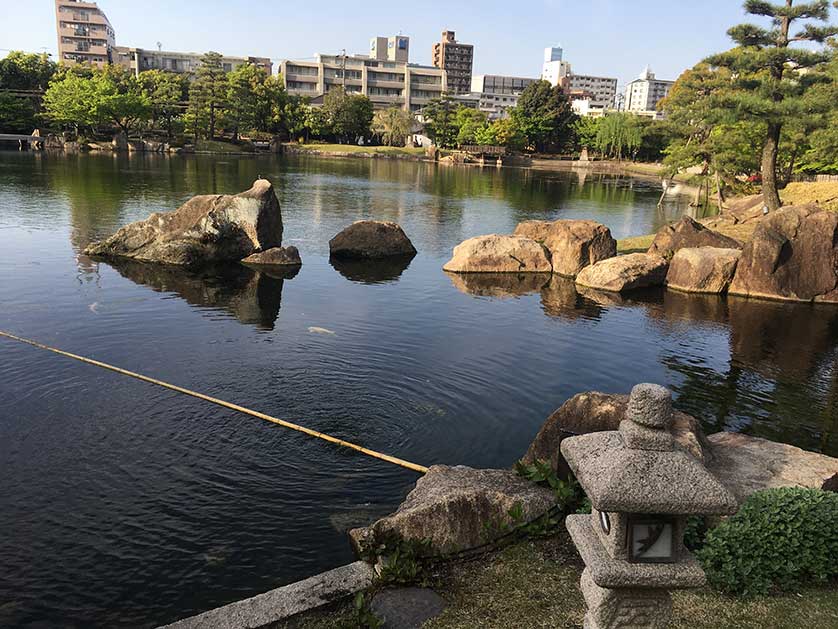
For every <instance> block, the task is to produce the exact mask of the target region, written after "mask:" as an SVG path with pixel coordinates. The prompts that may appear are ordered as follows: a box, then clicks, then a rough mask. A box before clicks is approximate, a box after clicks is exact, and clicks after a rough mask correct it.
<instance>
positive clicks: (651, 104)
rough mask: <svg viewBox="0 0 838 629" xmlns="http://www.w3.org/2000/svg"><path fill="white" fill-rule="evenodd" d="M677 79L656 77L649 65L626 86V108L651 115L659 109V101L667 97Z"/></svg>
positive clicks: (633, 111)
mask: <svg viewBox="0 0 838 629" xmlns="http://www.w3.org/2000/svg"><path fill="white" fill-rule="evenodd" d="M673 85H675V81H664V80H661V79H658V78H657V77H655V73H654V72H652V70H651V69H650V68H649V67H648V66H647V67H646V69H645V70H643V72H641V73H640V76H639V77H637V78H636V79H635V80H634V81H632V82H631V83H629V84H628V85H627V86H626V97H625V101H624V103H625V108H626V111H630V112H632V113H637V114H643V113H645V114H646V115H649V113H651V112H655V111H656V110H657V106H658V103H659V102H660V101H661V100H663V99H664V98H666V96H667V95H668V94H669V90H670V89H672V86H673Z"/></svg>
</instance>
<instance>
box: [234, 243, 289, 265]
mask: <svg viewBox="0 0 838 629" xmlns="http://www.w3.org/2000/svg"><path fill="white" fill-rule="evenodd" d="M242 262H244V263H245V264H254V265H259V266H300V265H301V264H302V263H303V261H302V259H301V258H300V252H299V250H298V249H297V248H296V247H272V248H270V249H268V250H267V251H260V252H259V253H254V254H253V255H249V256H247V257H246V258H245V259H244V260H242Z"/></svg>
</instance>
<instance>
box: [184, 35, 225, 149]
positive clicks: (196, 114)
mask: <svg viewBox="0 0 838 629" xmlns="http://www.w3.org/2000/svg"><path fill="white" fill-rule="evenodd" d="M227 87H228V82H227V75H226V74H225V73H224V68H223V66H222V64H221V55H220V54H219V53H217V52H208V53H206V54H204V55H203V57H201V65H200V66H198V70H197V71H196V72H195V79H194V80H193V81H192V84H191V85H190V87H189V108H188V110H187V114H188V121H189V124H190V127H191V128H192V130H193V132H194V133H195V136H196V137H198V136H200V135H204V136H205V137H207V138H209V139H212V138H213V137H215V129H216V125H217V123H218V119H219V115H220V113H221V112H223V110H224V107H225V105H226V99H227Z"/></svg>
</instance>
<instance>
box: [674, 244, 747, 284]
mask: <svg viewBox="0 0 838 629" xmlns="http://www.w3.org/2000/svg"><path fill="white" fill-rule="evenodd" d="M741 255H742V252H741V251H740V250H739V249H719V248H717V247H700V248H698V249H679V250H678V251H677V252H675V255H674V256H673V257H672V261H671V262H670V263H669V271H668V272H667V274H666V286H667V287H668V288H673V289H675V290H680V291H684V292H687V293H713V294H719V293H723V292H725V291H726V290H727V287H728V286H730V282H731V281H732V280H733V274H734V273H735V272H736V265H737V264H738V262H739V256H741Z"/></svg>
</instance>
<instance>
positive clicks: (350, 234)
mask: <svg viewBox="0 0 838 629" xmlns="http://www.w3.org/2000/svg"><path fill="white" fill-rule="evenodd" d="M329 253H330V254H331V255H332V256H333V257H335V258H345V259H365V258H387V257H391V256H405V257H408V256H410V257H412V256H415V255H416V248H415V247H414V246H413V243H412V242H410V239H409V238H408V237H407V234H405V233H404V230H403V229H402V228H401V227H400V226H399V225H398V224H396V223H389V222H384V221H356V222H354V223H352V224H351V225H350V226H349V227H347V228H346V229H344V230H343V231H342V232H340V233H339V234H337V235H336V236H335V237H334V238H332V239H331V240H330V241H329Z"/></svg>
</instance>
